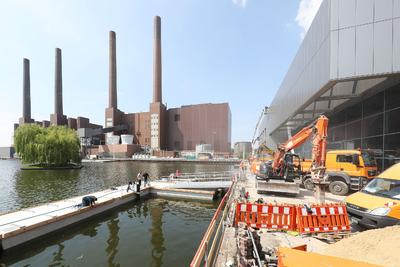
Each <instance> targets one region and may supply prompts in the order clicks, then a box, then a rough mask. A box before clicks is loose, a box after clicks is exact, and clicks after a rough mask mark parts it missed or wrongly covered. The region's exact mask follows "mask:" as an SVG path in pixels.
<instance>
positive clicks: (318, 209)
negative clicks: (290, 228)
mask: <svg viewBox="0 0 400 267" xmlns="http://www.w3.org/2000/svg"><path fill="white" fill-rule="evenodd" d="M296 222H297V231H298V232H300V233H302V234H305V233H306V234H308V233H321V232H341V231H350V221H349V217H348V216H347V211H346V205H345V204H324V205H312V206H310V207H306V206H303V207H301V206H298V207H296Z"/></svg>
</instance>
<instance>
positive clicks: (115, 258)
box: [0, 160, 233, 266]
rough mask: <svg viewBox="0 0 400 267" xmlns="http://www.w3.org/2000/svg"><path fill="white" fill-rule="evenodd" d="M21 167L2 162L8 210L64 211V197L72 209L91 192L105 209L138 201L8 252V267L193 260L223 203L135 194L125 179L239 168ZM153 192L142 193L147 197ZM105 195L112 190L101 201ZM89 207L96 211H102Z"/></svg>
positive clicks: (153, 165)
mask: <svg viewBox="0 0 400 267" xmlns="http://www.w3.org/2000/svg"><path fill="white" fill-rule="evenodd" d="M19 167H20V163H19V162H18V161H15V160H14V161H13V160H12V161H9V160H7V161H1V162H0V168H1V172H2V173H3V176H2V177H3V178H2V179H3V181H1V182H2V183H1V185H2V186H3V187H4V188H5V189H6V190H5V193H6V194H5V195H2V196H0V198H1V200H2V201H1V203H2V204H1V205H2V207H1V208H2V213H9V212H12V211H14V212H21V211H22V212H23V211H27V210H31V209H32V210H34V211H36V212H37V213H36V214H37V215H38V214H40V213H41V212H42V211H41V209H42V208H39V207H40V206H42V207H46V206H48V208H49V210H48V211H51V209H53V211H54V212H55V213H57V212H60V211H55V210H56V209H57V205H58V204H60V203H62V202H63V201H64V199H68V200H69V206H72V207H70V208H71V209H74V208H73V206H75V205H76V204H79V203H81V200H82V196H84V195H92V194H93V195H95V196H99V198H98V199H99V201H98V204H99V207H105V206H104V204H103V202H107V201H109V202H108V203H110V202H111V203H113V205H114V204H116V203H117V202H118V201H116V200H114V201H112V200H111V201H110V199H111V198H112V197H113V196H114V197H116V198H117V199H121V200H128V199H129V198H131V200H132V201H130V200H129V201H127V203H126V204H125V203H121V202H119V204H120V205H118V207H117V208H110V209H108V210H104V212H102V213H101V215H96V216H94V217H92V216H91V218H89V219H85V220H83V221H80V222H78V223H75V224H73V225H72V226H70V227H67V228H63V230H62V231H56V232H54V234H51V235H45V237H44V238H40V239H38V240H36V241H34V242H33V243H28V244H27V245H26V246H24V245H23V247H24V248H23V250H21V249H15V250H14V249H11V250H9V251H3V253H2V254H1V256H0V263H3V264H6V266H21V265H30V266H49V265H54V264H59V265H64V266H65V265H73V266H84V265H85V266H88V265H89V266H101V265H104V264H105V263H106V265H107V264H108V265H109V266H113V265H118V264H119V265H120V266H132V262H135V265H136V263H137V264H138V266H139V265H140V266H150V265H151V266H185V265H188V264H189V263H190V260H191V258H192V257H193V255H194V253H195V250H196V247H197V245H198V243H199V242H200V239H201V236H202V235H203V234H204V231H205V229H206V227H207V225H208V223H209V221H210V220H211V218H212V216H213V214H214V211H215V208H216V205H217V204H218V202H215V201H204V200H184V199H182V198H178V197H172V198H171V197H167V198H166V197H159V196H155V195H151V194H150V195H147V196H146V197H145V196H142V198H141V199H137V198H136V192H133V191H129V193H126V188H127V186H126V185H127V182H128V181H129V180H133V181H134V180H135V177H136V174H137V172H139V171H140V170H142V171H147V172H148V173H149V174H150V177H151V179H152V180H151V183H153V184H151V185H152V186H153V185H154V180H155V179H156V177H162V176H168V175H169V174H170V173H172V172H174V171H175V170H176V169H179V170H180V171H181V172H182V173H189V172H218V171H230V170H233V166H228V165H204V164H187V163H185V164H179V163H149V162H146V163H138V162H108V163H104V164H98V163H96V164H94V163H84V168H82V169H81V170H70V171H35V172H29V171H21V170H20V169H19ZM117 184H119V185H123V186H120V187H119V186H117ZM111 187H115V188H116V190H111V189H110V188H111ZM149 189H150V188H146V189H144V190H142V194H143V193H145V194H146V192H149V191H150V190H149ZM175 190H176V191H177V192H179V190H181V191H184V190H182V189H175ZM166 191H167V190H166ZM193 191H195V190H193ZM96 192H97V193H96ZM209 193H210V192H209ZM105 194H109V195H107V196H104V197H103V198H102V197H101V196H102V195H105ZM47 203H52V204H49V205H48V204H47ZM21 208H22V210H21ZM50 208H51V209H50ZM87 209H88V210H89V211H91V212H94V210H95V209H96V208H87ZM76 210H78V208H75V211H76ZM28 213H30V215H34V213H33V212H28ZM80 216H82V214H80ZM39 217H40V216H37V217H36V218H37V219H39ZM47 218H48V219H51V216H47ZM41 219H43V217H41ZM0 220H1V219H0ZM1 224H3V222H1ZM178 248H179V249H178Z"/></svg>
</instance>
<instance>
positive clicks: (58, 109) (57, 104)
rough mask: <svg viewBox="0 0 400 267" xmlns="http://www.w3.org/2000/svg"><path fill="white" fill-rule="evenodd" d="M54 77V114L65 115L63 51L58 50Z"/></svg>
mask: <svg viewBox="0 0 400 267" xmlns="http://www.w3.org/2000/svg"><path fill="white" fill-rule="evenodd" d="M55 64H56V65H55V74H54V75H55V76H54V114H59V115H63V103H62V62H61V49H60V48H56V63H55Z"/></svg>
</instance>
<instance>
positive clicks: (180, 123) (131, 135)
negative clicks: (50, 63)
mask: <svg viewBox="0 0 400 267" xmlns="http://www.w3.org/2000/svg"><path fill="white" fill-rule="evenodd" d="M153 51H154V58H153V61H154V62H153V66H154V67H153V100H152V102H151V103H150V104H149V111H148V112H140V113H125V112H123V111H121V110H120V109H118V101H117V99H118V94H117V63H116V62H117V58H116V33H115V32H114V31H110V32H109V101H108V106H107V108H106V109H105V128H103V127H102V126H101V125H96V124H92V123H90V121H89V119H87V118H84V117H78V118H76V119H75V118H67V116H65V115H64V114H63V103H62V64H61V50H60V49H58V48H57V49H56V55H55V92H54V93H55V94H54V95H55V98H54V103H55V105H54V113H53V114H51V116H50V121H42V122H37V121H35V120H34V119H32V118H31V101H30V74H29V60H28V59H24V78H23V115H22V117H21V118H20V120H19V123H20V124H23V123H38V124H41V125H43V126H44V127H48V126H49V125H66V126H68V127H69V128H72V129H75V130H78V135H79V137H80V139H81V144H82V146H84V147H90V150H89V153H98V154H100V155H101V156H105V157H108V156H116V157H130V156H132V154H134V153H136V152H138V151H142V150H143V149H144V150H145V151H153V152H155V155H160V156H173V155H176V153H175V152H174V151H182V150H185V151H195V148H196V145H199V144H210V145H211V146H212V151H214V152H216V153H217V154H218V155H219V156H221V155H222V156H223V155H226V156H228V155H229V154H230V149H231V111H230V108H229V104H228V103H219V104H211V103H206V104H198V105H185V106H182V107H178V108H170V109H167V107H166V106H165V105H164V104H163V98H162V65H161V18H160V17H159V16H156V17H154V50H153ZM16 127H18V124H16V125H15V128H16ZM104 135H105V136H104ZM94 141H95V142H94ZM93 145H95V146H93ZM97 145H99V146H98V147H97ZM214 152H213V153H214Z"/></svg>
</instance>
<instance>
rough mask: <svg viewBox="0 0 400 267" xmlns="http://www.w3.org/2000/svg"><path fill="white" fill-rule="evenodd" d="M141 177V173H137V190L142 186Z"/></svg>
mask: <svg viewBox="0 0 400 267" xmlns="http://www.w3.org/2000/svg"><path fill="white" fill-rule="evenodd" d="M142 177H143V175H142V171H139V173H138V175H137V181H138V183H139V188H140V186H141V185H142Z"/></svg>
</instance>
